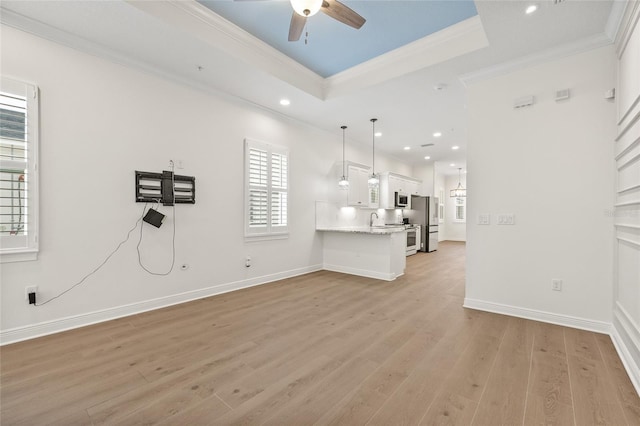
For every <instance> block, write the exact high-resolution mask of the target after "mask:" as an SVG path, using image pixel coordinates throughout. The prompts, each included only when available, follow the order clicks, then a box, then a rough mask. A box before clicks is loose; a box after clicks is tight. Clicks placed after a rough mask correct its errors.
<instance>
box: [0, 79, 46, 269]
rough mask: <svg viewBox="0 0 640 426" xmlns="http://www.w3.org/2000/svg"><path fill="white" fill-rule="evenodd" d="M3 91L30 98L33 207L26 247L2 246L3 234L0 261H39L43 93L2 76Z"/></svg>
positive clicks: (30, 196)
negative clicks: (41, 108) (39, 155)
mask: <svg viewBox="0 0 640 426" xmlns="http://www.w3.org/2000/svg"><path fill="white" fill-rule="evenodd" d="M0 90H1V91H2V92H7V93H12V94H16V95H20V96H24V97H25V98H26V100H27V134H28V135H29V142H28V143H29V153H30V154H29V157H28V159H27V171H28V173H29V189H28V200H29V209H30V213H29V215H30V220H29V232H28V234H27V244H26V247H20V248H3V246H4V244H1V242H2V240H3V239H4V237H0V263H9V262H23V261H33V260H37V258H38V252H39V249H40V245H39V211H40V209H39V198H40V197H39V181H40V179H39V165H38V161H39V157H38V154H39V146H40V117H39V112H40V106H39V104H40V93H39V89H38V86H37V85H35V84H33V83H29V82H25V81H20V80H16V79H14V78H11V77H7V76H4V75H3V76H1V77H0Z"/></svg>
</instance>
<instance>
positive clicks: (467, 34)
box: [325, 15, 489, 99]
mask: <svg viewBox="0 0 640 426" xmlns="http://www.w3.org/2000/svg"><path fill="white" fill-rule="evenodd" d="M488 45H489V40H488V39H487V36H486V34H485V32H484V28H483V26H482V22H481V20H480V17H479V16H477V15H476V16H474V17H472V18H469V19H466V20H464V21H462V22H459V23H457V24H455V25H452V26H450V27H447V28H445V29H443V30H440V31H438V32H436V33H434V34H431V35H428V36H426V37H423V38H421V39H419V40H416V41H414V42H412V43H409V44H407V45H405V46H402V47H399V48H397V49H394V50H392V51H390V52H388V53H385V54H383V55H380V56H378V57H376V58H373V59H370V60H369V61H366V62H363V63H362V64H359V65H356V66H354V67H351V68H349V69H348V70H345V71H342V72H340V73H338V74H334V75H332V76H330V77H327V78H326V79H325V98H326V99H329V98H335V97H337V96H340V95H342V94H345V93H347V92H352V91H355V90H358V89H362V88H365V87H369V86H373V85H375V84H379V83H382V82H383V81H387V80H390V79H392V78H396V77H399V76H401V75H404V74H408V73H410V72H413V71H417V70H419V69H422V68H426V67H429V66H432V65H435V64H438V63H441V62H444V61H447V60H449V59H452V58H455V57H457V56H460V55H464V54H466V53H469V52H473V51H475V50H478V49H482V48H484V47H487V46H488Z"/></svg>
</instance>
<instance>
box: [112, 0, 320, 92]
mask: <svg viewBox="0 0 640 426" xmlns="http://www.w3.org/2000/svg"><path fill="white" fill-rule="evenodd" d="M125 2H126V3H127V4H130V5H131V6H133V7H135V8H137V9H139V10H141V11H142V12H144V13H147V14H149V15H152V16H154V17H156V18H158V19H160V20H162V21H163V22H165V23H168V24H170V25H172V26H173V27H175V28H179V29H180V30H181V31H184V32H186V33H188V34H190V35H192V36H194V37H197V38H198V39H200V40H202V41H204V42H205V43H207V44H208V45H210V46H212V47H214V48H216V49H218V50H220V51H222V52H224V53H226V54H228V55H230V56H232V57H234V58H236V59H239V60H240V61H242V62H245V63H246V64H248V65H251V66H253V67H256V68H258V69H260V70H262V71H265V72H267V73H269V74H271V75H273V76H274V77H277V78H278V79H280V80H282V81H284V82H287V83H289V84H291V85H292V86H294V87H297V88H298V89H300V90H303V91H304V92H306V93H308V94H310V95H312V96H315V97H316V98H320V99H322V97H323V82H324V79H323V78H322V77H321V76H319V75H318V74H316V73H314V72H313V71H311V70H310V69H308V68H306V67H304V66H303V65H301V64H299V63H298V62H296V61H294V60H293V59H291V58H289V57H288V56H286V55H285V54H283V53H281V52H280V51H278V50H276V49H274V48H273V47H271V46H270V45H268V44H267V43H265V42H263V41H262V40H260V39H258V38H257V37H254V36H253V35H251V34H249V33H248V32H246V31H245V30H243V29H241V28H239V27H238V26H236V25H235V24H233V23H231V22H229V21H227V20H226V19H224V18H222V17H221V16H219V15H217V14H215V13H213V12H211V10H209V9H207V8H206V7H205V6H203V5H201V4H200V3H198V2H196V1H195V0H166V1H135V0H125Z"/></svg>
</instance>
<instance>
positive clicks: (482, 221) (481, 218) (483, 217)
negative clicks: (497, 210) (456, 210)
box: [478, 213, 491, 225]
mask: <svg viewBox="0 0 640 426" xmlns="http://www.w3.org/2000/svg"><path fill="white" fill-rule="evenodd" d="M490 224H491V215H490V214H487V213H483V214H479V215H478V225H490Z"/></svg>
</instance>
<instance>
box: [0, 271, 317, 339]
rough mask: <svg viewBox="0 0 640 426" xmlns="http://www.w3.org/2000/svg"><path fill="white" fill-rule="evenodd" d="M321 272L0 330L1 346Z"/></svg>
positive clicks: (242, 283) (263, 278)
mask: <svg viewBox="0 0 640 426" xmlns="http://www.w3.org/2000/svg"><path fill="white" fill-rule="evenodd" d="M320 270H322V265H310V266H306V267H303V268H297V269H292V270H289V271H284V272H279V273H276V274H270V275H263V276H261V277H255V278H250V279H246V280H240V281H234V282H230V283H225V284H217V285H214V286H211V287H207V288H202V289H198V290H193V291H188V292H184V293H179V294H174V295H170V296H165V297H159V298H157V299H151V300H145V301H142V302H136V303H131V304H128V305H122V306H116V307H113V308H108V309H103V310H100V311H95V312H88V313H85V314H80V315H74V316H70V317H66V318H60V319H56V320H52V321H45V322H41V323H38V324H32V325H27V326H24V327H16V328H12V329H8V330H2V331H0V346H4V345H8V344H11V343H17V342H21V341H23V340H30V339H35V338H36V337H42V336H46V335H49V334H54V333H60V332H62V331H67V330H72V329H75V328H80V327H85V326H88V325H92V324H97V323H101V322H105V321H110V320H114V319H117V318H122V317H126V316H130V315H135V314H140V313H142V312H147V311H152V310H155V309H161V308H166V307H168V306H172V305H177V304H180V303H186V302H191V301H193V300H197V299H203V298H205V297H210V296H215V295H217V294H223V293H228V292H230V291H235V290H241V289H243V288H249V287H255V286H258V285H262V284H267V283H270V282H273V281H278V280H282V279H285V278H291V277H295V276H298V275H304V274H308V273H311V272H316V271H320Z"/></svg>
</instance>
